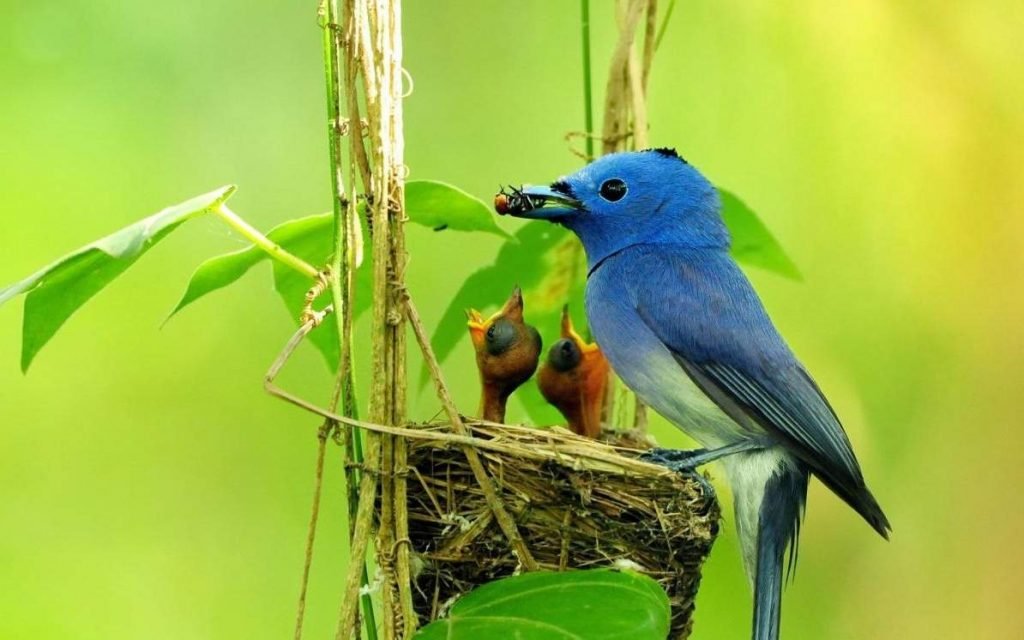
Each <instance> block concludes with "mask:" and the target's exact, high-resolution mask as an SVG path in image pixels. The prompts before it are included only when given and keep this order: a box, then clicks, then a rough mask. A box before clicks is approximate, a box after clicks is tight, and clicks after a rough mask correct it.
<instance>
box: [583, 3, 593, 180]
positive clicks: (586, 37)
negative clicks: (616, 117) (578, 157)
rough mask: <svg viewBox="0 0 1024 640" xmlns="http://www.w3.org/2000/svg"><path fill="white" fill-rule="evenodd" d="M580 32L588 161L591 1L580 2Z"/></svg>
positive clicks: (590, 153)
mask: <svg viewBox="0 0 1024 640" xmlns="http://www.w3.org/2000/svg"><path fill="white" fill-rule="evenodd" d="M580 30H581V31H582V35H583V38H582V40H583V130H584V132H585V133H586V136H585V137H584V140H585V141H586V148H587V161H590V160H593V159H594V100H593V90H592V87H591V79H590V0H580Z"/></svg>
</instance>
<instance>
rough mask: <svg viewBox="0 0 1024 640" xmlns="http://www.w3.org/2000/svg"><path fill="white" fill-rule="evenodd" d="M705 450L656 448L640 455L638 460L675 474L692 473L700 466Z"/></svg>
mask: <svg viewBox="0 0 1024 640" xmlns="http://www.w3.org/2000/svg"><path fill="white" fill-rule="evenodd" d="M707 452H708V450H707V449H662V448H660V447H656V448H654V449H648V450H647V451H644V452H643V453H642V454H640V459H641V460H645V461H647V462H653V463H654V464H658V465H661V466H663V467H667V468H669V469H671V470H673V471H675V472H677V473H684V472H687V471H693V470H694V469H696V468H697V467H698V466H699V465H700V464H702V461H703V458H704V454H706V453H707Z"/></svg>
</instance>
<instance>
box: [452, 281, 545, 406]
mask: <svg viewBox="0 0 1024 640" xmlns="http://www.w3.org/2000/svg"><path fill="white" fill-rule="evenodd" d="M467 315H468V316H469V323H468V326H469V335H470V338H472V340H473V349H474V350H475V351H476V366H477V369H478V370H479V371H480V386H481V389H482V391H481V400H480V415H481V417H482V418H483V419H484V420H490V421H491V422H504V421H505V405H506V403H507V402H508V397H509V396H510V395H512V392H513V391H515V390H516V389H517V388H519V386H520V385H522V384H523V383H524V382H526V381H527V380H529V379H530V376H532V375H533V372H534V371H536V370H537V361H538V360H539V359H540V350H541V340H540V334H539V333H537V330H536V329H534V328H533V327H531V326H530V325H528V324H526V322H524V321H523V295H522V292H521V291H520V290H519V287H516V288H515V289H514V290H513V291H512V295H511V296H510V297H509V299H508V302H506V303H505V306H504V307H502V308H501V310H500V311H498V312H497V313H496V314H494V315H493V316H491V317H490V318H488V319H486V320H484V318H483V316H482V315H480V312H479V311H477V310H475V309H470V310H469V311H468V312H467Z"/></svg>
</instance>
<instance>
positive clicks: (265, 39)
mask: <svg viewBox="0 0 1024 640" xmlns="http://www.w3.org/2000/svg"><path fill="white" fill-rule="evenodd" d="M314 5H315V3H314V2H306V3H276V4H275V3H257V4H255V5H254V4H253V3H241V2H219V3H210V2H200V1H198V0H182V1H180V2H176V3H174V4H173V5H166V4H158V3H122V2H113V1H111V0H92V1H90V2H84V1H82V0H69V1H65V2H61V3H37V2H27V1H18V2H10V1H6V2H3V3H2V4H0V18H2V19H0V86H2V87H3V90H2V93H0V183H2V186H3V189H2V198H0V243H2V244H0V283H4V284H5V283H7V282H11V281H14V280H17V279H19V278H21V277H22V276H24V275H26V274H28V273H29V272H31V271H34V270H35V269H36V268H37V267H39V266H41V265H42V264H44V263H46V262H48V261H49V260H51V259H53V258H56V257H57V256H59V255H61V254H63V253H65V252H67V251H69V250H71V249H73V248H76V247H78V246H80V245H82V244H84V243H86V242H89V241H91V240H93V239H95V238H98V237H100V236H102V235H105V234H106V233H108V232H110V231H113V230H115V229H118V228H120V227H122V226H124V225H126V224H128V223H129V222H132V221H134V220H135V219H137V218H139V217H142V216H144V215H147V214H149V213H152V212H154V211H156V210H158V209H160V208H162V207H163V206H165V205H168V204H173V203H176V202H179V201H181V200H184V199H186V198H188V197H190V196H192V195H195V194H198V193H202V192H205V191H208V190H210V189H212V188H214V187H216V186H219V185H221V184H225V183H237V184H238V185H239V187H240V190H239V193H238V194H237V195H236V196H235V198H234V200H233V202H232V206H233V208H234V209H235V210H236V211H238V212H240V213H241V214H243V215H245V216H247V217H248V219H250V220H251V221H252V222H253V223H254V224H256V225H257V226H260V227H262V228H269V227H270V226H271V225H273V224H275V223H277V222H279V221H282V220H285V219H288V218H291V217H297V216H300V215H307V214H312V213H318V212H321V211H323V210H326V209H327V208H328V206H329V197H328V194H329V186H328V173H327V170H326V160H327V151H326V143H325V139H324V98H323V77H322V70H321V51H320V33H319V31H318V29H317V26H316V18H315V6H314ZM594 5H595V6H594V16H593V18H594V60H595V75H594V82H595V88H596V89H597V93H598V95H597V96H596V97H597V98H598V99H599V98H600V95H601V94H602V93H603V91H602V89H603V86H604V71H605V65H606V61H607V59H608V57H609V55H610V49H611V46H612V42H613V38H614V32H613V27H612V25H613V21H612V17H611V12H610V5H611V3H607V4H606V3H602V2H595V3H594ZM404 23H405V35H406V41H405V42H406V66H407V68H408V70H409V72H410V73H411V75H412V77H413V78H414V79H415V91H414V93H413V94H412V95H411V96H410V97H409V99H408V100H407V102H406V142H407V161H408V164H409V167H410V168H411V176H412V177H413V178H437V179H444V180H448V181H450V182H453V183H455V184H457V185H459V186H461V187H463V188H465V189H467V190H469V191H470V192H472V193H474V194H476V195H478V196H480V197H481V198H484V199H488V198H489V197H490V195H491V194H493V192H494V190H495V188H496V186H497V184H498V183H499V182H523V181H526V182H530V181H534V182H539V181H548V180H550V179H552V178H554V177H556V176H558V175H560V174H563V173H567V172H570V171H571V170H573V169H574V168H576V167H577V166H578V159H577V158H575V157H574V156H573V155H571V154H570V153H569V152H568V150H567V146H566V143H565V142H564V141H563V139H562V136H563V134H564V133H565V132H567V131H570V130H578V129H580V128H581V126H582V125H581V122H582V108H581V99H580V92H581V80H580V62H579V33H578V31H579V16H578V4H577V3H575V2H559V3H552V2H541V1H540V0H533V1H531V2H517V3H507V2H499V1H497V0H488V1H486V2H484V1H476V2H448V3H435V2H430V3H427V2H408V3H407V6H406V7H405V21H404ZM1022 27H1024V5H1022V4H1021V3H1020V2H1018V1H1015V0H1013V1H1011V0H1005V1H1002V0H987V1H984V2H974V3H969V4H963V5H958V4H955V3H945V4H942V3H932V2H923V1H920V0H917V1H910V2H902V3H889V2H883V1H881V0H856V1H853V0H843V1H840V2H822V1H814V2H799V3H798V2H783V3H770V2H753V3H751V2H740V1H737V0H731V1H727V2H688V1H683V2H679V4H678V6H677V8H676V12H675V14H674V16H673V19H672V24H671V26H670V28H669V31H668V35H667V37H666V40H665V42H664V45H663V47H662V49H661V50H660V51H659V54H658V56H657V59H656V60H655V65H654V70H653V75H652V79H651V92H650V104H651V117H650V119H651V123H652V126H651V140H652V142H653V143H654V144H656V145H658V146H675V147H677V148H679V150H680V152H681V153H683V155H685V156H686V157H687V159H689V160H690V161H691V162H692V163H694V164H695V165H697V166H698V167H699V168H700V169H702V170H703V171H704V172H705V174H706V175H708V176H709V177H710V178H711V180H712V181H714V182H716V183H718V184H720V185H722V186H725V187H727V188H729V189H731V190H733V191H734V192H736V193H738V194H739V195H741V197H743V198H744V199H745V200H746V201H747V202H748V203H749V204H750V205H751V206H752V207H753V208H754V209H755V210H756V211H758V212H759V213H760V214H761V216H762V217H763V218H764V219H765V221H766V222H767V223H768V225H769V227H770V228H771V229H772V230H773V231H774V232H775V233H776V235H777V236H778V237H779V238H780V240H781V241H782V242H783V244H784V245H785V246H786V247H787V249H788V250H789V252H790V254H791V255H792V256H793V258H794V259H795V260H796V262H797V263H798V264H799V266H800V267H801V269H802V271H803V273H804V274H805V281H804V282H802V283H794V282H790V281H786V280H783V279H781V278H778V277H776V276H772V275H770V274H765V273H762V272H756V271H754V272H751V274H750V275H751V277H752V278H753V280H754V282H755V284H756V286H757V288H758V290H759V291H760V293H761V294H762V296H763V298H764V300H765V302H766V304H767V306H768V308H769V310H770V311H771V313H772V315H773V317H774V319H775V320H776V322H777V323H778V325H779V326H780V327H781V329H782V331H783V333H784V334H785V335H786V336H787V337H788V338H789V340H790V341H791V344H792V345H793V347H794V348H795V350H796V351H797V352H798V353H799V354H800V355H801V357H802V358H803V359H804V361H805V363H806V364H807V365H808V367H809V368H810V370H811V371H813V372H814V373H815V375H816V377H817V378H818V381H819V382H820V383H821V386H822V387H823V388H824V389H825V390H826V391H827V393H828V394H829V396H830V398H831V400H832V403H833V404H834V405H835V406H836V408H837V410H838V411H839V413H840V414H841V415H842V416H843V417H844V419H845V424H846V427H847V430H848V432H849V433H850V437H851V439H852V440H853V442H854V444H855V447H856V449H857V451H858V454H859V456H860V459H861V461H862V463H863V466H864V467H865V473H866V475H867V477H868V479H869V481H870V482H871V485H872V487H873V488H874V491H875V494H876V495H877V496H878V498H879V500H880V501H881V502H882V504H883V505H884V506H885V508H886V510H887V512H888V514H889V516H890V518H891V520H892V522H893V525H894V528H895V531H894V534H893V540H892V542H891V543H888V544H886V543H884V542H883V541H881V539H879V538H878V537H877V536H875V535H874V534H873V533H872V532H871V530H870V529H869V528H868V527H867V526H866V525H864V523H863V522H861V521H860V520H859V519H858V518H857V517H856V516H855V515H854V514H853V512H852V511H850V510H849V509H848V508H846V507H845V506H844V505H843V504H842V503H841V502H840V501H839V500H837V499H835V498H834V497H832V496H831V495H829V494H828V492H827V491H825V490H824V489H823V488H822V486H821V485H820V484H814V485H813V486H812V490H811V496H810V502H809V510H808V516H807V521H806V525H805V527H804V536H803V541H802V545H801V564H800V568H799V571H798V574H797V577H796V581H795V582H794V583H793V584H792V586H791V587H790V588H789V589H788V591H787V595H786V600H785V607H784V609H785V615H784V616H783V620H784V625H783V626H784V635H785V636H786V637H788V638H851V639H852V638H858V639H860V638H901V639H914V638H963V637H970V638H1011V637H1024V612H1022V611H1021V608H1020V605H1019V601H1020V600H1021V598H1022V597H1024V578H1022V575H1024V555H1022V554H1021V552H1020V546H1019V541H1020V539H1021V535H1022V534H1024V527H1022V525H1024V513H1022V510H1021V508H1020V504H1021V501H1020V498H1019V496H1018V495H1017V489H1018V487H1019V485H1020V483H1021V481H1022V480H1024V469H1022V467H1021V464H1020V452H1021V450H1022V447H1024V430H1022V429H1021V419H1020V413H1019V407H1020V405H1019V404H1018V403H1019V397H1018V396H1019V393H1020V392H1021V384H1022V381H1024V368H1022V364H1021V354H1022V352H1024V340H1022V338H1021V335H1022V334H1021V331H1020V328H1021V326H1022V324H1024V323H1022V321H1024V313H1022V311H1024V295H1022V293H1024V291H1022V287H1021V282H1022V277H1024V251H1022V249H1024V246H1022V245H1024V215H1022V214H1024V210H1022V204H1024V175H1022V167H1024V113H1022V109H1021V104H1022V98H1024V73H1021V64H1022V59H1024V45H1022V39H1021V37H1020V33H1021V28H1022ZM501 224H502V225H504V226H505V228H506V229H508V230H513V229H514V228H515V225H517V224H519V222H517V221H512V220H502V221H501ZM409 235H410V246H411V249H412V253H413V259H412V264H411V267H410V271H409V279H410V288H411V291H412V293H413V295H414V296H416V299H417V301H418V302H419V305H420V307H421V310H422V312H423V315H424V316H425V319H426V321H427V322H428V323H433V322H436V320H437V319H438V318H439V317H440V315H441V312H442V311H443V309H444V307H445V304H446V302H447V300H448V299H449V298H450V297H451V296H452V294H453V293H454V291H455V290H456V289H457V287H458V285H459V282H460V278H461V277H463V276H464V274H467V273H468V272H470V271H471V270H472V269H474V268H476V267H478V266H480V265H483V264H486V263H488V262H489V261H490V260H491V259H492V257H493V254H494V252H495V251H496V249H497V247H498V246H499V244H500V242H501V241H500V239H498V238H497V237H495V236H484V235H480V236H479V237H476V236H474V237H473V238H472V241H467V236H464V235H459V234H456V233H452V232H449V233H433V232H430V231H427V230H424V229H419V228H416V229H411V230H410V233H409ZM240 246H242V243H241V241H240V240H239V239H238V238H237V237H234V236H233V235H232V234H231V233H230V232H229V231H228V230H227V229H226V228H225V227H224V226H223V225H220V224H219V223H218V222H217V221H215V220H213V219H204V220H202V221H199V222H195V223H191V224H189V225H187V226H186V227H184V228H183V229H181V230H180V231H179V232H177V233H175V234H174V236H172V237H171V238H170V239H168V240H167V241H165V243H164V244H162V245H161V246H160V247H158V248H157V249H156V250H155V251H154V252H153V253H152V254H150V255H148V256H147V257H146V258H144V260H143V261H142V262H140V264H139V265H137V266H136V268H134V269H132V270H131V271H130V272H128V273H127V274H126V275H125V276H124V277H123V278H122V279H121V280H119V281H118V282H117V283H116V284H115V285H114V286H113V287H112V288H111V289H110V290H109V291H105V292H103V293H102V294H101V295H99V296H98V297H97V298H96V299H95V300H94V301H93V302H92V303H90V304H89V305H87V306H86V307H85V308H84V309H83V310H82V311H81V312H80V313H78V314H77V315H76V316H75V317H74V318H73V319H72V321H71V322H69V324H68V325H67V326H66V327H65V329H64V330H63V331H62V332H61V333H60V334H59V335H58V336H57V337H56V339H55V340H54V341H53V342H52V343H51V344H50V345H49V346H48V347H47V348H46V349H45V350H44V352H43V353H42V354H41V356H40V357H39V358H38V359H37V360H36V362H35V364H34V366H33V368H32V370H31V371H30V373H29V375H28V376H27V377H25V376H22V375H21V373H20V372H19V368H18V351H19V342H20V330H21V328H20V315H21V314H20V309H19V307H20V304H15V303H12V304H8V305H6V306H5V307H3V308H0V531H2V534H0V593H2V594H3V596H2V597H0V637H3V638H232V637H253V638H281V637H286V636H288V634H290V633H291V628H292V624H293V618H294V606H295V599H296V596H297V592H298V586H299V576H300V569H301V564H302V554H303V543H304V538H305V529H306V523H307V519H308V509H309V499H310V495H311V489H312V465H313V460H314V452H315V438H314V432H315V429H316V426H317V421H316V420H315V419H313V418H311V417H309V416H307V415H304V414H302V413H301V412H299V411H297V410H295V409H293V408H291V407H289V406H286V405H284V404H283V403H281V402H279V401H275V400H273V399H271V398H269V397H267V396H265V395H264V394H263V393H262V391H261V388H260V380H261V376H262V374H263V372H264V370H265V369H266V367H267V365H268V364H269V363H270V362H271V360H272V359H273V357H274V356H275V354H276V353H277V351H278V350H279V348H280V347H281V346H282V344H283V343H284V341H285V340H286V339H287V337H288V336H289V335H290V333H291V330H292V324H291V320H290V319H289V318H288V317H287V315H286V314H285V312H284V310H283V308H282V307H281V305H280V302H279V301H278V300H277V299H276V297H275V295H274V294H272V293H271V290H270V279H269V268H268V267H267V266H266V265H263V266H262V267H261V268H259V269H258V270H257V271H259V273H254V274H251V275H249V276H247V277H246V278H245V279H244V280H242V281H241V282H240V283H239V284H237V285H235V286H233V287H231V288H229V289H227V290H226V291H224V292H221V293H219V294H217V295H216V296H213V297H210V298H208V299H205V300H203V301H201V302H200V303H199V304H197V305H195V306H194V307H192V308H189V309H188V310H186V311H185V312H184V313H183V314H181V315H180V316H178V317H176V318H174V320H172V321H171V322H170V323H169V324H168V325H167V326H166V327H165V328H164V329H163V330H160V328H159V325H160V321H161V320H162V318H163V317H164V315H165V314H166V313H167V312H168V311H169V310H170V309H171V307H172V306H173V304H174V302H175V301H176V300H177V297H178V296H179V295H180V293H181V292H182V290H183V288H184V285H185V282H186V281H187V278H188V276H189V274H190V273H191V271H192V270H193V269H194V267H195V266H196V265H197V264H198V263H199V262H200V261H201V260H203V259H204V258H206V257H208V256H210V255H213V254H215V253H219V252H222V251H225V250H231V249H234V248H238V247H240ZM511 284H512V282H511V281H510V282H509V285H510V286H511ZM527 305H529V300H527ZM527 308H529V307H527ZM541 330H542V331H545V332H547V333H548V334H549V335H550V333H551V332H552V331H554V328H553V327H550V328H549V327H542V328H541ZM414 370H415V369H414ZM446 371H447V373H448V375H449V377H450V379H451V380H452V383H453V386H454V390H455V392H456V394H457V399H458V401H459V402H460V404H461V406H462V407H463V408H464V409H465V410H469V411H471V410H473V409H474V408H475V403H476V394H477V388H476V380H475V372H474V370H473V368H472V356H471V351H470V348H469V346H468V341H467V344H463V345H462V346H461V348H460V350H459V351H458V352H456V353H455V354H454V355H453V356H452V358H451V359H450V360H449V361H448V363H447V365H446ZM286 377H287V384H288V385H289V386H290V387H291V388H294V389H302V390H303V391H304V393H305V394H306V395H307V396H308V397H311V398H326V396H327V389H328V386H329V377H328V375H327V372H326V371H325V370H324V367H323V366H322V364H321V362H320V360H319V356H317V355H316V354H315V353H313V352H312V351H311V350H307V351H306V352H304V353H302V354H300V356H299V357H298V359H297V360H296V361H295V362H294V364H293V366H292V368H291V370H290V372H289V373H288V374H287V376H286ZM412 409H413V413H414V415H416V416H418V417H427V416H430V415H432V414H434V413H435V411H436V405H435V403H434V401H433V398H432V397H431V395H430V394H429V393H424V394H421V396H420V397H418V398H416V399H415V400H414V403H413V407H412ZM511 418H513V419H521V418H522V412H521V410H520V409H519V407H513V410H512V415H511ZM655 432H656V434H657V435H658V436H659V437H660V438H661V440H662V442H663V443H667V444H669V445H682V444H684V442H685V441H684V439H683V437H682V436H681V435H678V434H676V433H675V432H674V431H672V430H671V429H669V428H667V427H666V426H665V425H664V424H660V423H659V424H657V425H656V426H655ZM331 456H332V457H331V464H330V468H329V471H328V475H327V483H328V484H327V489H326V494H325V506H324V511H323V516H324V518H323V526H322V528H321V532H320V537H319V541H318V546H317V555H316V562H315V565H314V570H313V582H312V586H311V596H310V604H309V617H308V620H307V637H309V638H321V637H332V636H333V624H334V619H335V615H336V611H337V607H338V600H339V594H340V588H341V585H340V582H341V576H342V569H343V567H344V565H345V557H344V523H343V521H342V510H343V507H342V502H341V499H342V494H341V488H340V479H341V474H340V465H339V456H340V453H339V452H338V451H337V450H333V449H332V451H331ZM713 471H714V470H713ZM749 600H750V599H749V593H748V588H747V584H746V580H745V578H744V577H743V574H742V569H741V566H740V560H739V556H738V553H737V552H736V549H735V536H734V532H733V530H732V528H731V524H727V525H726V529H725V531H724V533H723V535H722V536H721V538H720V539H719V542H718V544H717V546H716V549H715V552H714V553H713V556H712V559H711V561H710V562H709V564H708V566H707V568H706V572H705V580H704V585H703V589H702V591H701V597H700V599H699V601H698V611H697V627H696V633H695V636H694V637H695V638H741V637H745V636H746V634H747V633H748V625H749V607H750V602H749ZM329 634H331V635H329Z"/></svg>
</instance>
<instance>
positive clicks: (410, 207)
mask: <svg viewBox="0 0 1024 640" xmlns="http://www.w3.org/2000/svg"><path fill="white" fill-rule="evenodd" d="M405 209H406V212H407V213H408V215H409V220H411V221H412V222H415V223H417V224H422V225H424V226H427V227H431V228H433V229H438V230H441V229H451V230H454V231H484V232H486V233H493V234H495V235H499V236H501V237H503V238H511V237H512V236H510V235H509V234H508V233H507V232H506V231H504V230H502V229H501V227H499V226H498V223H497V222H495V221H494V214H493V213H491V208H490V207H489V206H487V205H486V204H484V202H483V201H482V200H480V199H478V198H475V197H473V196H471V195H469V194H468V193H466V192H465V191H463V190H462V189H459V188H458V187H454V186H452V185H450V184H446V183H444V182H438V181H436V180H413V181H411V182H408V183H406V185H405Z"/></svg>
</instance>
